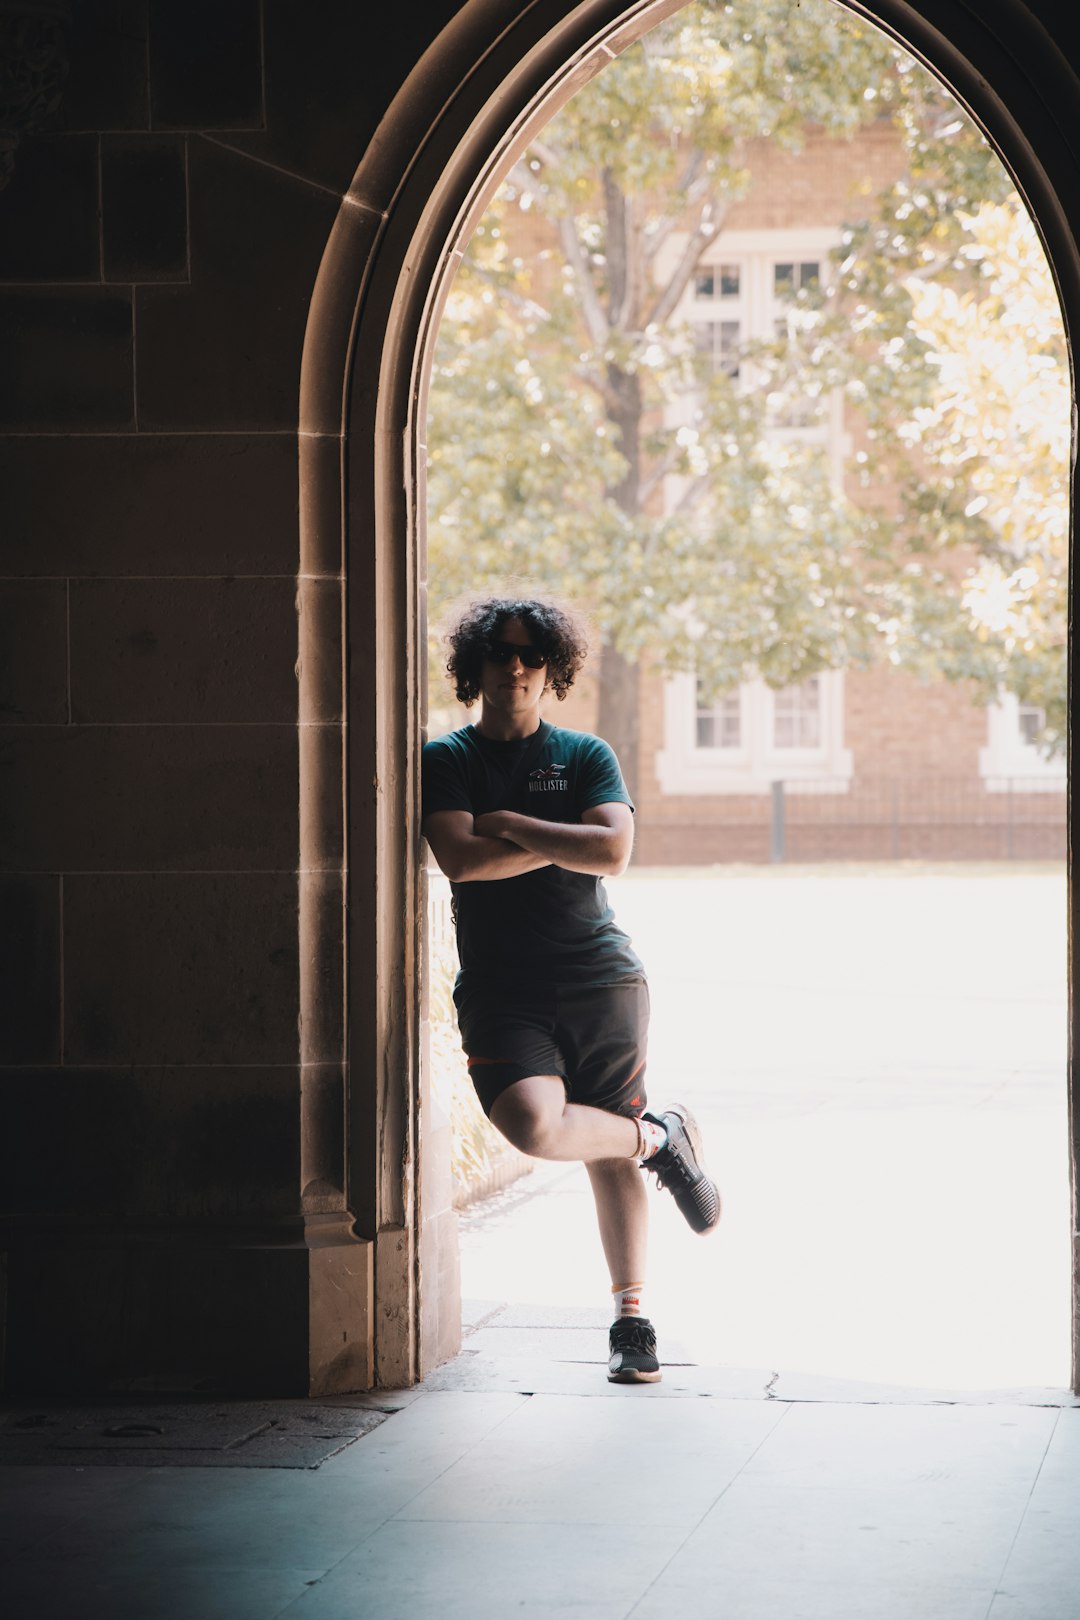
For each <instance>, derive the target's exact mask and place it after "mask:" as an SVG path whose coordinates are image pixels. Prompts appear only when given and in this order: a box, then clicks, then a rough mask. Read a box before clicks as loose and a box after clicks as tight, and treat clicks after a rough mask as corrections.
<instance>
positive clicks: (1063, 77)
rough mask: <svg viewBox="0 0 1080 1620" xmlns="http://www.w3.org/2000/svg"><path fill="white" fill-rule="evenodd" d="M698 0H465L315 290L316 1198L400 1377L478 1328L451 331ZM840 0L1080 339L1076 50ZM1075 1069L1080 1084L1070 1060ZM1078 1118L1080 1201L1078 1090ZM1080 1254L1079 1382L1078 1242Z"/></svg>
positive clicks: (918, 3) (307, 446)
mask: <svg viewBox="0 0 1080 1620" xmlns="http://www.w3.org/2000/svg"><path fill="white" fill-rule="evenodd" d="M681 3H682V0H630V3H627V0H578V3H574V0H532V3H531V4H527V5H525V6H522V5H520V4H516V3H514V0H468V3H467V4H465V5H464V6H462V7H461V9H460V10H459V11H458V13H457V14H456V15H455V17H454V18H453V20H452V22H451V23H450V24H449V25H448V26H447V28H446V29H445V30H444V32H443V33H442V34H441V35H440V36H439V37H438V39H437V40H436V41H435V43H434V44H433V46H432V47H431V49H430V50H429V51H428V52H427V54H426V55H425V57H424V58H423V59H422V60H421V62H420V63H418V64H417V66H416V68H415V69H414V71H413V73H412V75H411V76H410V78H409V80H408V81H407V82H406V84H405V85H404V87H403V89H402V90H401V92H400V93H399V95H398V96H397V98H396V99H395V101H394V103H393V105H392V106H391V108H390V110H389V112H388V114H387V116H386V118H385V119H384V121H383V123H382V124H381V126H380V128H379V130H378V131H377V133H376V136H375V138H374V139H373V141H372V143H371V145H370V147H369V149H368V151H367V153H366V154H365V156H364V158H363V161H362V162H361V164H360V166H359V168H358V170H357V172H356V175H355V178H354V180H353V183H352V186H351V187H350V189H349V192H348V194H347V196H346V197H345V199H344V201H343V203H342V207H341V209H340V212H339V215H338V218H337V221H336V224H335V226H334V229H333V231H332V233H331V236H330V239H329V241H328V243H327V247H326V252H325V254H324V258H323V262H322V267H321V270H320V274H319V278H318V282H317V285H316V288H315V294H314V297H313V300H312V307H311V316H310V322H309V328H308V335H307V340H306V344H305V351H304V368H303V378H302V385H301V416H300V432H301V438H300V444H301V451H300V455H301V514H300V516H301V563H300V575H301V592H300V594H301V603H302V612H301V665H300V667H301V722H302V725H301V736H302V742H301V898H300V930H301V964H302V966H301V974H302V983H301V1039H302V1062H303V1073H304V1087H303V1110H304V1112H303V1156H304V1157H303V1164H304V1169H303V1182H304V1195H305V1205H306V1209H307V1213H308V1214H309V1216H311V1217H312V1218H317V1219H322V1220H324V1221H325V1223H326V1225H327V1230H328V1232H333V1231H334V1230H340V1228H341V1227H342V1226H343V1225H344V1226H345V1227H346V1228H348V1229H349V1230H350V1231H351V1232H352V1233H353V1234H354V1235H358V1236H360V1237H361V1238H364V1239H366V1240H368V1241H369V1242H370V1244H371V1245H372V1258H373V1278H374V1311H373V1313H372V1321H373V1323H374V1365H375V1376H376V1380H377V1382H378V1383H380V1384H382V1385H385V1386H392V1385H400V1384H407V1383H411V1382H412V1381H414V1380H415V1379H416V1378H417V1377H419V1376H422V1374H423V1372H424V1371H426V1370H427V1369H428V1368H429V1367H430V1366H432V1365H434V1364H435V1363H436V1362H437V1361H439V1360H441V1359H443V1358H444V1357H445V1356H446V1355H448V1354H451V1353H452V1352H453V1350H454V1348H455V1347H456V1344H455V1335H456V1332H457V1315H456V1310H457V1298H456V1286H457V1285H456V1274H455V1267H454V1256H453V1245H452V1243H451V1242H450V1240H449V1232H450V1228H451V1225H452V1216H450V1215H449V1209H448V1198H444V1195H443V1193H442V1192H441V1191H440V1188H439V1180H438V1175H437V1169H436V1161H437V1158H438V1155H437V1154H434V1153H430V1152H428V1151H427V1147H428V1146H429V1144H428V1143H427V1142H426V1139H425V1130H426V1120H427V1109H426V1104H425V1100H424V1097H423V1082H424V1077H423V1075H422V1074H421V1068H420V1060H419V1052H420V1045H421V1040H420V1037H421V1031H422V1014H423V1008H422V1004H421V973H420V965H421V952H422V919H423V912H424V907H423V894H422V882H423V874H422V871H421V869H420V866H419V860H418V843H419V839H418V802H419V795H418V781H417V757H418V744H419V739H420V728H421V723H422V712H423V691H422V683H423V668H424V657H423V651H422V649H423V646H424V627H425V579H424V572H423V557H424V533H423V529H424V510H425V501H424V466H423V464H424V446H423V428H424V421H425V403H426V381H427V372H428V366H429V363H430V353H431V346H432V343H433V338H434V332H435V328H436V326H437V321H438V316H439V312H440V309H441V304H442V299H443V297H444V295H445V290H446V286H447V283H448V280H449V275H450V272H451V270H452V268H453V266H454V264H455V263H456V257H457V256H458V255H459V253H460V245H461V244H462V243H463V242H464V241H465V240H466V239H467V237H468V235H469V233H470V232H471V230H472V228H473V226H474V225H475V223H476V221H477V220H478V218H479V216H480V214H481V213H482V211H483V209H484V207H485V206H486V204H487V202H488V200H489V199H490V197H491V195H492V193H493V192H494V190H495V188H496V186H497V185H498V184H499V182H500V181H501V179H502V177H503V175H504V174H505V172H506V171H507V169H508V168H509V166H510V164H511V163H512V161H513V160H514V158H515V157H516V156H517V155H518V153H519V152H520V150H521V149H522V147H523V146H524V145H525V144H527V141H528V139H529V137H530V135H531V134H532V133H533V132H534V131H535V129H536V128H537V127H538V126H539V125H541V124H542V123H544V122H546V120H547V119H548V118H549V117H550V116H551V114H552V113H553V112H554V111H555V110H556V109H557V107H558V106H559V105H560V104H561V102H562V101H563V100H565V99H566V98H567V97H568V96H569V95H571V94H572V93H573V92H574V91H575V90H576V89H578V88H579V87H580V86H581V85H582V84H583V83H585V82H586V81H587V80H588V79H589V78H591V77H592V76H593V75H594V74H595V73H597V72H599V71H601V69H602V68H603V67H604V65H606V63H607V62H609V61H610V60H612V58H613V57H614V56H616V55H617V54H618V53H619V52H620V51H621V50H622V49H624V48H625V47H626V46H627V45H628V44H629V43H631V42H632V41H633V40H634V39H636V38H637V37H638V36H639V35H640V34H641V33H643V32H645V31H646V30H647V29H648V28H650V27H652V26H653V25H654V24H655V23H656V22H657V21H659V20H660V19H661V18H662V17H663V16H665V15H667V14H668V13H670V12H672V11H675V10H678V9H679V6H680V4H681ZM844 3H845V4H847V5H848V7H849V9H851V10H853V11H855V12H857V13H859V14H860V15H862V16H865V17H866V18H868V19H869V20H870V21H871V22H873V23H875V24H876V25H877V26H879V27H881V28H882V29H884V30H885V31H886V32H887V33H889V34H891V35H892V36H893V37H895V38H896V39H898V40H899V41H900V42H901V43H902V44H903V45H904V46H905V48H907V49H908V50H909V51H911V52H912V53H913V54H914V55H916V56H917V57H919V58H920V59H921V60H923V61H924V62H925V63H926V65H927V66H928V67H930V68H931V70H932V71H934V72H935V73H936V74H937V75H938V76H939V77H940V78H941V79H942V80H943V81H944V82H945V83H946V84H947V85H948V87H949V88H950V89H951V90H952V92H953V93H954V94H955V95H956V97H957V99H958V100H960V101H961V102H962V103H963V104H964V105H965V106H967V108H968V109H969V110H970V111H971V113H972V114H973V116H974V117H975V119H976V120H977V121H978V122H979V124H980V125H981V126H982V128H983V130H984V132H985V133H986V135H987V137H988V139H989V140H990V141H991V142H992V143H993V144H994V146H995V147H996V149H997V151H998V153H999V154H1000V156H1001V157H1002V160H1003V161H1004V162H1005V164H1006V166H1007V167H1008V169H1009V170H1010V172H1011V174H1012V176H1013V179H1014V183H1015V184H1016V186H1017V188H1018V190H1019V191H1020V193H1021V195H1022V196H1023V197H1024V198H1025V200H1026V202H1027V204H1028V207H1029V208H1030V210H1031V213H1032V215H1033V217H1034V219H1035V221H1036V223H1037V225H1038V228H1039V230H1040V232H1041V235H1042V239H1043V243H1044V246H1045V248H1046V251H1047V256H1048V259H1049V261H1050V264H1051V266H1052V269H1053V271H1054V274H1055V276H1056V279H1057V284H1058V289H1059V292H1060V296H1061V301H1062V309H1063V313H1064V318H1065V325H1066V332H1067V334H1068V336H1069V340H1070V346H1071V342H1072V336H1073V333H1074V332H1075V331H1076V330H1077V328H1078V324H1080V254H1078V252H1077V247H1076V241H1077V239H1078V238H1080V203H1077V201H1076V199H1077V198H1080V155H1078V153H1077V151H1076V150H1075V149H1074V148H1073V147H1072V146H1071V145H1070V141H1069V135H1068V132H1069V129H1070V125H1071V123H1072V122H1073V120H1074V112H1075V96H1076V80H1075V77H1074V75H1073V73H1072V71H1071V69H1070V68H1069V65H1068V63H1067V62H1066V61H1065V60H1064V59H1063V58H1062V57H1061V56H1060V55H1059V54H1058V53H1057V51H1056V48H1055V47H1054V45H1053V42H1052V40H1051V39H1050V37H1049V36H1048V35H1047V34H1046V33H1045V32H1044V31H1043V30H1042V28H1041V26H1040V25H1039V23H1038V22H1037V20H1036V19H1035V18H1034V17H1033V16H1032V14H1031V12H1030V11H1029V10H1028V9H1027V8H1026V7H1025V6H1023V5H1021V4H1019V3H1018V0H1016V3H1014V0H1001V3H1000V4H999V5H998V6H996V7H995V8H994V17H993V20H992V23H991V22H989V21H987V20H986V19H985V17H984V16H979V15H976V14H975V12H974V11H972V10H969V9H968V7H967V6H966V5H965V4H964V3H963V0H873V3H869V0H867V3H863V0H844ZM1070 214H1071V215H1072V217H1071V218H1070ZM1073 506H1074V510H1075V500H1074V503H1073ZM1070 806H1071V795H1070ZM1072 905H1073V900H1072V891H1071V890H1070V915H1071V914H1072V913H1071V908H1072ZM1069 1083H1070V1097H1072V1096H1073V1092H1072V1085H1073V1077H1072V1067H1071V1064H1070V1077H1069ZM1070 1122H1071V1124H1070V1130H1071V1141H1070V1156H1071V1166H1072V1186H1073V1209H1074V1211H1075V1205H1076V1163H1077V1131H1078V1111H1077V1110H1076V1109H1075V1108H1072V1107H1071V1108H1070ZM1075 1229H1076V1220H1075V1218H1074V1220H1073V1230H1074V1234H1075ZM1073 1254H1074V1268H1073V1269H1074V1284H1073V1301H1074V1311H1073V1321H1074V1334H1073V1342H1074V1360H1073V1368H1074V1373H1073V1378H1074V1388H1078V1387H1080V1247H1078V1245H1077V1240H1076V1238H1075V1235H1074V1243H1073Z"/></svg>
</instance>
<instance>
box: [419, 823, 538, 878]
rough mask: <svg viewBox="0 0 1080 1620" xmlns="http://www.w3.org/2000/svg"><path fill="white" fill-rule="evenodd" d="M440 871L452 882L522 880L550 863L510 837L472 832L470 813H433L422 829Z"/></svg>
mask: <svg viewBox="0 0 1080 1620" xmlns="http://www.w3.org/2000/svg"><path fill="white" fill-rule="evenodd" d="M421 831H422V832H423V834H424V837H425V838H426V839H427V841H428V844H429V845H430V847H431V853H432V854H433V855H434V857H435V859H436V861H437V862H438V863H439V868H440V870H441V871H442V872H443V873H444V874H445V875H446V876H447V877H448V878H449V879H450V881H451V883H483V882H490V881H491V880H493V879H495V878H511V877H521V876H522V874H523V873H525V872H536V871H538V870H539V869H540V867H542V866H550V865H551V862H550V861H549V860H547V859H546V858H545V857H544V856H543V855H533V854H531V853H530V852H529V851H528V850H527V849H522V848H521V846H520V844H515V843H512V842H511V841H510V840H509V839H507V838H483V837H481V836H480V835H479V834H478V833H475V832H474V831H473V815H472V812H471V811H470V810H433V811H432V812H431V814H430V815H428V816H425V817H424V823H423V826H422V828H421Z"/></svg>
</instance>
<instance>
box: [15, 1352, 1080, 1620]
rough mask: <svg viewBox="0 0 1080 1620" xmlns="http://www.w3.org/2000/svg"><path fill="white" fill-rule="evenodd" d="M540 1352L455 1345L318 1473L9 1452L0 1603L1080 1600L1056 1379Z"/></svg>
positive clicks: (833, 1606) (58, 1619)
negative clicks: (1011, 1384)
mask: <svg viewBox="0 0 1080 1620" xmlns="http://www.w3.org/2000/svg"><path fill="white" fill-rule="evenodd" d="M570 1331H571V1332H573V1331H574V1330H570ZM539 1348H541V1347H540V1346H538V1345H535V1344H534V1345H532V1346H531V1347H530V1346H529V1345H523V1344H522V1343H520V1342H519V1343H518V1344H517V1346H516V1352H517V1353H516V1354H515V1355H514V1356H512V1357H507V1358H506V1359H505V1360H503V1361H501V1362H500V1361H498V1359H497V1358H485V1357H481V1356H479V1355H476V1356H468V1355H466V1356H463V1357H462V1358H460V1360H459V1362H458V1363H456V1364H452V1365H451V1367H450V1368H448V1369H446V1371H445V1372H444V1373H443V1375H442V1377H441V1379H436V1380H435V1381H434V1382H433V1384H432V1385H431V1386H429V1387H425V1388H423V1389H421V1390H419V1391H409V1392H405V1393H402V1394H401V1395H399V1396H392V1395H391V1396H387V1397H385V1398H384V1401H385V1404H387V1405H389V1406H392V1407H395V1408H396V1410H394V1411H393V1412H392V1414H391V1415H390V1416H389V1417H388V1418H387V1419H386V1420H385V1421H384V1422H383V1423H382V1424H381V1425H380V1426H379V1427H378V1428H376V1429H375V1430H373V1431H372V1432H371V1433H369V1434H367V1435H365V1436H364V1437H363V1438H361V1439H358V1440H357V1441H355V1442H354V1443H353V1444H352V1445H350V1446H348V1447H346V1448H345V1449H344V1450H342V1451H339V1452H338V1453H337V1454H336V1455H334V1456H332V1457H330V1458H328V1459H327V1460H326V1461H325V1462H324V1463H322V1464H321V1466H319V1467H318V1468H316V1469H303V1468H242V1467H236V1468H202V1467H154V1468H142V1467H130V1468H118V1467H77V1466H73V1467H62V1468H59V1467H32V1466H23V1467H12V1468H0V1548H2V1556H3V1563H2V1565H0V1603H2V1605H3V1612H4V1613H5V1614H8V1615H11V1616H27V1617H33V1620H272V1617H275V1616H289V1617H291V1620H454V1617H457V1616H460V1617H462V1620H509V1617H511V1616H515V1617H518V1616H520V1617H525V1620H549V1617H555V1616H558V1617H560V1620H561V1617H567V1616H573V1617H577V1620H631V1617H633V1620H670V1617H672V1616H675V1615H681V1614H683V1613H692V1614H694V1615H695V1616H700V1617H702V1620H710V1617H715V1620H720V1617H723V1620H1076V1617H1077V1614H1078V1613H1080V1533H1078V1531H1080V1523H1078V1520H1080V1409H1078V1408H1077V1406H1076V1404H1075V1403H1072V1402H1071V1401H1070V1400H1069V1398H1068V1397H1064V1396H1060V1395H1059V1396H1058V1397H1056V1400H1058V1401H1060V1402H1061V1403H1062V1404H1045V1405H1034V1404H1027V1403H1026V1402H1022V1401H1019V1400H1011V1401H1010V1400H994V1399H989V1398H987V1397H981V1398H979V1399H977V1400H974V1399H969V1400H968V1401H967V1402H966V1403H961V1402H954V1401H950V1400H936V1399H933V1398H930V1397H925V1396H924V1397H921V1398H920V1399H918V1400H913V1399H911V1398H910V1397H909V1398H907V1399H892V1398H889V1396H888V1392H882V1391H877V1392H875V1391H872V1390H866V1389H856V1388H851V1389H848V1390H847V1391H844V1390H842V1389H840V1388H833V1389H832V1390H831V1391H827V1392H825V1391H821V1390H819V1391H817V1393H816V1394H815V1393H814V1392H813V1391H809V1392H804V1394H805V1395H806V1396H807V1398H797V1399H785V1398H782V1397H781V1396H777V1395H776V1394H773V1393H772V1392H770V1391H768V1390H765V1389H763V1388H762V1387H761V1384H760V1382H759V1381H758V1379H757V1378H756V1376H755V1375H752V1374H747V1375H739V1374H738V1373H735V1372H732V1371H731V1370H730V1369H714V1370H712V1371H710V1370H709V1369H705V1368H701V1367H698V1368H696V1369H693V1375H692V1376H691V1373H690V1370H689V1369H685V1370H679V1371H678V1372H677V1373H676V1374H675V1376H672V1377H669V1379H668V1380H667V1381H665V1383H663V1384H660V1385H658V1386H652V1387H645V1388H642V1389H625V1388H615V1387H612V1386H609V1385H608V1384H607V1383H606V1381H605V1380H604V1377H603V1372H602V1369H601V1368H600V1367H599V1366H593V1365H585V1364H582V1363H574V1362H572V1361H567V1362H565V1363H561V1362H559V1361H556V1360H553V1359H550V1358H549V1359H547V1360H546V1361H545V1360H544V1359H543V1358H541V1357H540V1356H539V1355H538V1354H537V1353H536V1352H537V1351H538V1349H539ZM530 1349H531V1351H532V1354H529V1353H526V1352H528V1351H530ZM485 1361H487V1363H488V1365H487V1368H486V1369H485V1367H484V1366H483V1363H484V1362H485ZM492 1369H494V1370H492ZM538 1374H539V1375H538ZM455 1377H456V1378H457V1379H458V1381H459V1382H460V1383H461V1384H462V1385H463V1386H464V1387H452V1386H453V1383H454V1380H455ZM515 1381H516V1382H517V1384H518V1385H519V1386H520V1385H522V1384H525V1383H532V1384H534V1385H536V1386H538V1387H535V1388H534V1389H533V1391H532V1392H531V1393H529V1392H527V1391H526V1389H525V1388H524V1387H513V1386H514V1384H515ZM823 1394H827V1396H828V1398H821V1396H822V1395H823ZM598 1397H603V1398H598ZM1046 1399H1048V1400H1049V1399H1050V1397H1046Z"/></svg>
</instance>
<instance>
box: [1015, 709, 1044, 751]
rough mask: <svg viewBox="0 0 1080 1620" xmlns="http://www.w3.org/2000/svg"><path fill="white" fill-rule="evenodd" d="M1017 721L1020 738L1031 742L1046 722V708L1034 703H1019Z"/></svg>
mask: <svg viewBox="0 0 1080 1620" xmlns="http://www.w3.org/2000/svg"><path fill="white" fill-rule="evenodd" d="M1019 721H1020V737H1021V740H1022V741H1023V742H1025V743H1033V742H1034V741H1035V739H1036V737H1037V736H1038V735H1039V732H1040V731H1041V730H1042V728H1043V726H1045V724H1046V710H1045V709H1040V708H1039V707H1038V706H1037V705H1036V704H1034V703H1021V705H1020V712H1019Z"/></svg>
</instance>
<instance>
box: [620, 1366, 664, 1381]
mask: <svg viewBox="0 0 1080 1620" xmlns="http://www.w3.org/2000/svg"><path fill="white" fill-rule="evenodd" d="M607 1376H608V1383H609V1384H658V1383H659V1382H660V1379H661V1377H662V1376H663V1374H662V1371H661V1370H660V1369H657V1371H656V1372H654V1373H651V1372H639V1371H638V1369H637V1368H636V1367H628V1368H627V1369H626V1370H625V1371H624V1372H615V1373H613V1372H609V1373H608V1375H607Z"/></svg>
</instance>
